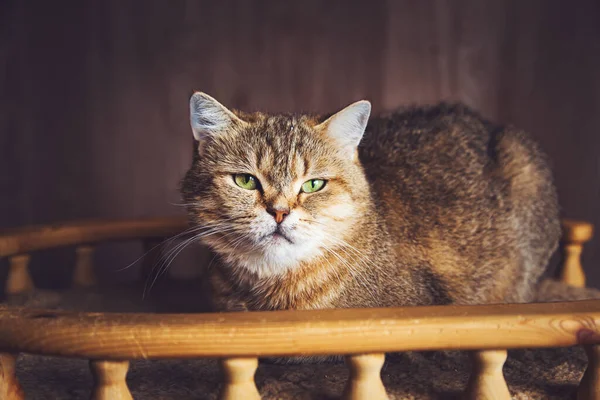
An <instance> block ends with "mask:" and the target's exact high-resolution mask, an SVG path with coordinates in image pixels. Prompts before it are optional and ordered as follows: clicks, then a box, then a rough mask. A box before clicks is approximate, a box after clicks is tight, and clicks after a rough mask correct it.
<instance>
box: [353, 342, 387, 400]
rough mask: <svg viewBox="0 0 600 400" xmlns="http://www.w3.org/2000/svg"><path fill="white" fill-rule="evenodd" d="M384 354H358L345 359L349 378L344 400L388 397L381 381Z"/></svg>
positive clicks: (374, 399)
mask: <svg viewBox="0 0 600 400" xmlns="http://www.w3.org/2000/svg"><path fill="white" fill-rule="evenodd" d="M384 362H385V354H383V353H373V354H359V355H353V356H348V357H346V364H347V365H348V368H349V369H350V377H349V378H348V383H347V384H346V388H345V389H344V395H343V396H342V398H343V399H344V400H367V399H368V400H384V399H388V395H387V393H386V391H385V387H384V386H383V382H382V381H381V368H382V367H383V363H384Z"/></svg>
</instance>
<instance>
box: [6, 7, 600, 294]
mask: <svg viewBox="0 0 600 400" xmlns="http://www.w3.org/2000/svg"><path fill="white" fill-rule="evenodd" d="M67 3H68V4H67ZM56 4H58V3H57V2H48V1H41V0H40V1H15V0H6V1H4V2H2V3H0V34H1V36H0V57H1V58H0V82H1V83H0V85H1V91H0V171H1V173H0V193H1V196H0V225H1V226H2V227H9V226H16V225H21V224H30V223H47V222H54V221H58V220H68V219H75V218H84V217H134V216H148V215H157V214H172V213H178V212H180V210H179V209H178V208H177V207H176V206H173V205H171V204H170V203H177V202H178V201H179V200H178V195H177V191H176V187H177V182H178V180H179V179H180V177H181V176H182V174H183V173H184V171H185V169H186V167H187V166H188V164H189V160H190V156H191V149H190V146H191V133H190V129H189V126H188V117H187V100H188V96H189V94H190V93H191V91H192V89H201V90H203V91H206V92H208V93H210V94H212V95H214V96H215V97H217V98H218V99H219V100H221V101H222V102H223V103H225V104H227V105H229V106H234V107H240V108H245V109H265V110H271V111H283V110H287V111H291V110H297V111H299V110H308V109H310V110H317V111H318V110H331V109H334V108H337V107H341V106H343V105H345V104H347V103H349V102H351V101H354V100H357V99H360V98H368V99H369V100H371V101H372V102H373V104H374V107H375V109H376V110H382V109H389V108H393V107H396V106H398V105H400V104H406V103H411V102H419V103H424V102H433V101H436V100H439V99H453V100H461V101H464V102H466V103H467V104H469V105H471V106H473V107H475V108H477V109H479V110H480V111H481V112H483V113H484V114H485V115H487V116H489V117H490V118H493V119H495V120H498V121H502V122H507V123H514V124H516V125H519V126H521V127H523V128H525V129H527V130H529V131H531V132H532V133H533V134H534V135H535V137H536V138H537V139H538V140H539V141H540V142H541V143H542V145H543V147H544V148H545V150H546V151H547V152H548V153H549V154H550V156H551V157H552V159H553V161H554V165H555V171H556V180H557V184H558V188H559V192H560V198H561V202H562V206H563V211H564V215H566V216H569V217H574V218H585V219H587V220H590V221H592V222H594V223H596V224H598V225H599V226H600V212H599V209H598V204H599V201H600V179H599V178H600V139H599V135H598V132H599V131H600V113H599V112H598V111H599V110H600V75H599V73H598V71H600V5H599V3H598V2H596V1H593V0H590V1H577V2H570V1H566V0H565V1H548V0H537V1H533V0H530V1H529V0H528V1H523V0H514V1H481V0H468V1H429V0H419V1H417V0H414V1H409V0H406V1H397V0H388V1H366V0H365V1H285V2H284V1H275V0H273V1H250V0H237V1H221V2H215V1H196V0H189V1H168V2H167V1H158V0H154V1H139V2H131V1H122V0H107V1H71V2H61V5H60V6H57V5H56ZM585 262H586V269H587V271H588V273H589V274H590V276H591V278H592V282H593V283H594V284H595V285H596V286H600V268H596V266H598V265H599V264H600V246H599V241H598V239H596V240H595V241H594V242H593V243H592V244H590V245H589V246H588V247H587V248H586V251H585Z"/></svg>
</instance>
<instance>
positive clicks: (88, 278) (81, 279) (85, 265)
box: [73, 245, 96, 287]
mask: <svg viewBox="0 0 600 400" xmlns="http://www.w3.org/2000/svg"><path fill="white" fill-rule="evenodd" d="M75 254H76V259H75V270H74V271H73V286H75V287H90V286H93V285H95V284H96V274H95V273H94V247H93V246H89V245H81V246H77V248H76V249H75Z"/></svg>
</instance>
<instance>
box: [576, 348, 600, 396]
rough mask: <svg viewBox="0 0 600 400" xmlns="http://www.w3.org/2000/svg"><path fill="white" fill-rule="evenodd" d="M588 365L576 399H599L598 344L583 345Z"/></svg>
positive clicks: (599, 368) (599, 357) (599, 359)
mask: <svg viewBox="0 0 600 400" xmlns="http://www.w3.org/2000/svg"><path fill="white" fill-rule="evenodd" d="M584 348H585V352H586V354H587V358H588V365H587V368H586V369H585V373H584V374H583V378H581V383H580V384H579V389H578V390H577V400H600V345H597V344H595V345H587V346H584Z"/></svg>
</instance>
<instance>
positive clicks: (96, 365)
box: [90, 360, 133, 400]
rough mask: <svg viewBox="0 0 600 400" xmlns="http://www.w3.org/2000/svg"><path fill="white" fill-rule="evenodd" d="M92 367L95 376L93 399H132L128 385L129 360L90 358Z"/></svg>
mask: <svg viewBox="0 0 600 400" xmlns="http://www.w3.org/2000/svg"><path fill="white" fill-rule="evenodd" d="M90 369H91V371H92V375H93V376H94V388H93V389H92V396H91V397H90V398H91V399H92V400H132V399H133V397H131V393H130V392H129V388H128V387H127V381H126V377H127V370H128V369H129V361H98V360H90Z"/></svg>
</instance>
